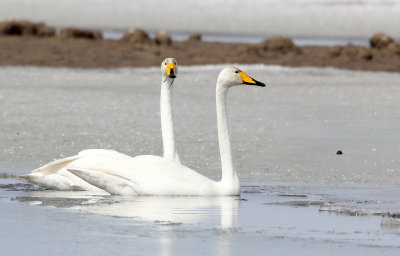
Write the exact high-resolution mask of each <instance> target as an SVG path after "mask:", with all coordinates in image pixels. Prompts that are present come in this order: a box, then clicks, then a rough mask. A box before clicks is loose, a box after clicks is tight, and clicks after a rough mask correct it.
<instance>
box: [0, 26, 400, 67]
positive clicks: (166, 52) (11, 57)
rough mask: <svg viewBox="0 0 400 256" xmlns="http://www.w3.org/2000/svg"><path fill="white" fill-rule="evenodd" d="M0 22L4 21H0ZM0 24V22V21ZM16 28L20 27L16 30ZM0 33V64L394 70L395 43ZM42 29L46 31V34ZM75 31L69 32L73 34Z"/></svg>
mask: <svg viewBox="0 0 400 256" xmlns="http://www.w3.org/2000/svg"><path fill="white" fill-rule="evenodd" d="M3 24H4V23H3ZM0 25H1V24H0ZM18 29H20V31H18ZM4 31H5V30H4V29H3V32H2V30H1V26H0V49H1V51H0V65H2V66H48V67H82V68H118V67H148V66H158V65H159V63H160V60H161V59H164V58H165V57H170V56H173V57H175V58H176V59H177V60H178V61H179V63H180V64H181V65H203V64H224V63H239V64H256V63H261V64H267V65H282V66H293V67H304V66H310V67H336V68H341V69H351V70H371V71H390V72H399V71H400V44H398V43H396V42H392V43H391V44H390V45H389V44H387V45H385V46H384V47H373V46H372V47H370V48H367V47H361V46H355V45H352V44H349V45H347V46H344V47H343V46H330V47H327V46H296V45H294V44H293V42H292V41H291V39H290V38H285V37H276V38H273V39H270V40H266V41H264V42H262V43H259V44H248V43H221V42H204V41H201V39H200V38H193V39H192V40H187V41H172V40H170V38H169V39H168V37H169V35H164V37H161V40H164V41H158V42H157V40H153V39H150V38H149V37H148V35H147V34H146V33H145V32H144V34H140V33H143V31H140V33H139V34H138V33H137V31H136V32H134V33H130V34H129V33H128V34H126V35H125V37H124V38H123V39H121V40H110V39H102V36H101V33H100V34H99V32H98V31H89V30H79V29H72V30H71V29H70V30H69V31H66V33H63V31H61V34H58V35H56V34H55V31H54V32H53V34H52V33H51V27H48V26H47V25H45V29H44V32H41V31H40V29H39V30H38V31H39V32H38V33H36V34H35V32H34V33H33V34H32V33H31V34H29V31H28V32H26V31H25V30H24V27H22V28H18V27H17V30H16V29H15V28H13V27H11V29H9V31H6V32H4ZM46 33H47V34H46ZM74 33H75V34H74Z"/></svg>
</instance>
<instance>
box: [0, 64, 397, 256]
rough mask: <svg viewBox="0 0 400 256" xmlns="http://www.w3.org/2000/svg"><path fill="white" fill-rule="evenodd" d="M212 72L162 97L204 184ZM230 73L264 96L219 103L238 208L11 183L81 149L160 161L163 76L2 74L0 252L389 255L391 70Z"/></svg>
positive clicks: (393, 123)
mask: <svg viewBox="0 0 400 256" xmlns="http://www.w3.org/2000/svg"><path fill="white" fill-rule="evenodd" d="M221 68H222V66H193V67H180V68H179V74H178V78H177V79H176V81H175V83H174V95H173V110H174V119H175V128H176V139H177V146H178V149H179V151H180V155H181V159H182V161H183V163H184V164H186V165H187V166H190V167H192V168H194V169H196V170H199V172H201V173H203V174H204V175H207V176H209V177H212V178H214V179H219V178H220V164H219V155H218V147H217V137H216V124H215V122H216V121H215V120H216V117H215V102H214V101H215V99H214V97H215V95H214V93H215V81H216V77H217V75H218V72H219V70H220V69H221ZM240 68H241V69H243V70H244V71H246V72H247V73H249V74H250V75H252V76H253V77H254V78H256V79H257V80H260V81H264V82H268V84H269V86H268V87H266V88H254V87H248V86H242V87H237V88H233V89H232V90H231V91H230V93H229V97H228V105H229V108H230V111H229V123H230V127H231V135H232V146H233V155H234V164H235V166H236V169H237V171H238V173H239V175H240V180H241V182H242V196H241V198H235V197H222V198H207V197H206V198H202V197H136V198H129V197H116V196H108V195H99V194H97V195H93V194H88V193H82V192H68V193H65V192H55V191H45V190H41V189H40V188H38V187H36V186H32V185H29V184H27V183H25V182H23V181H20V180H17V179H16V178H15V177H16V175H20V174H24V173H27V172H29V171H31V170H32V169H34V168H36V167H38V166H39V165H41V164H44V163H46V162H49V161H51V160H53V159H55V158H60V157H65V156H69V155H73V154H76V153H77V152H78V151H80V150H82V149H86V148H110V149H115V150H118V151H120V152H123V153H126V154H129V155H132V156H135V155H138V154H156V155H160V154H161V135H160V121H159V90H160V85H159V84H160V71H159V68H158V67H157V68H146V69H144V68H143V69H141V68H138V69H114V70H86V69H85V70H83V69H67V68H65V69H53V68H35V67H2V68H0V109H1V116H0V128H1V133H0V143H1V149H0V207H1V209H2V210H1V211H0V237H2V239H1V241H0V246H1V247H2V251H4V250H6V252H7V253H8V254H13V253H14V254H23V252H26V251H29V252H32V253H31V255H39V254H40V255H42V254H43V253H46V254H50V253H52V254H64V255H67V254H68V255H70V254H73V253H79V252H82V251H85V253H87V254H98V255H106V254H109V253H111V252H112V253H113V254H120V255H123V254H127V253H131V254H133V255H143V254H146V253H148V255H154V254H159V255H177V254H178V255H179V254H180V255H188V254H191V255H202V254H214V255H243V254H244V253H245V252H251V253H254V254H260V253H266V252H269V253H272V254H283V253H285V254H287V255H299V252H302V254H303V255H304V254H307V255H321V252H323V253H324V254H326V255H377V254H380V255H397V254H398V251H399V250H400V221H399V218H398V213H399V211H400V199H399V196H398V195H399V194H400V159H399V157H398V156H399V155H400V121H399V120H400V112H399V111H398V110H399V107H398V104H399V102H400V87H399V83H400V74H394V73H378V72H355V71H342V70H336V69H317V68H283V67H277V66H264V65H249V66H246V65H241V66H240ZM338 150H341V151H342V152H343V155H336V152H337V151H338ZM356 216H358V217H356ZM382 216H384V217H382ZM45 244H46V245H45ZM4 248H5V249H4Z"/></svg>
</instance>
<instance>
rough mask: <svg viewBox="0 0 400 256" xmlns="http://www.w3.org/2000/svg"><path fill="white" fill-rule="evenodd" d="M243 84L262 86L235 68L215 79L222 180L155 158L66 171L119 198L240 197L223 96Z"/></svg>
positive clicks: (169, 160) (119, 160) (117, 161)
mask: <svg viewBox="0 0 400 256" xmlns="http://www.w3.org/2000/svg"><path fill="white" fill-rule="evenodd" d="M243 83H246V84H253V85H260V86H265V85H264V84H262V83H260V82H257V81H255V80H254V79H252V78H250V77H248V76H247V75H246V74H245V73H243V72H242V71H240V70H238V69H236V68H225V69H223V70H222V71H221V73H220V74H219V76H218V81H217V86H216V102H217V125H218V140H219V146H220V156H221V167H222V178H221V181H219V182H216V181H213V180H211V179H209V178H207V177H205V176H203V175H201V174H199V173H197V172H196V171H194V170H192V169H190V168H188V167H185V166H183V165H181V164H179V163H177V162H174V161H172V160H171V159H166V158H162V157H157V156H137V157H135V158H129V159H118V160H115V161H110V162H108V163H104V164H99V165H93V166H91V167H89V168H68V171H70V172H72V173H73V174H75V175H76V176H78V177H80V178H81V179H83V180H85V181H87V182H88V183H90V184H92V185H94V186H96V187H99V188H101V189H104V190H105V191H107V192H109V193H111V194H118V195H198V196H219V195H239V194H240V184H239V179H238V176H237V174H236V172H235V170H234V168H233V165H232V154H231V146H230V139H229V132H228V126H227V119H226V96H227V92H228V89H229V88H230V87H232V86H234V85H239V84H243Z"/></svg>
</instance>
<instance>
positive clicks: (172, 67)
mask: <svg viewBox="0 0 400 256" xmlns="http://www.w3.org/2000/svg"><path fill="white" fill-rule="evenodd" d="M161 74H162V76H163V77H165V78H170V79H174V78H175V77H176V75H177V74H178V67H177V63H176V60H175V59H174V58H166V59H165V60H164V61H163V62H162V63H161Z"/></svg>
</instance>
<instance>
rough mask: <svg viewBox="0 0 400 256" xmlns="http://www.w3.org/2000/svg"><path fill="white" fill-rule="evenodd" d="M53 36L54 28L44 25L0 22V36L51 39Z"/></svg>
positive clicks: (16, 21)
mask: <svg viewBox="0 0 400 256" xmlns="http://www.w3.org/2000/svg"><path fill="white" fill-rule="evenodd" d="M55 34H56V30H55V28H54V27H50V26H47V25H46V24H44V23H34V22H30V21H18V20H11V21H3V22H0V35H2V36H37V37H51V36H54V35H55Z"/></svg>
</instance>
